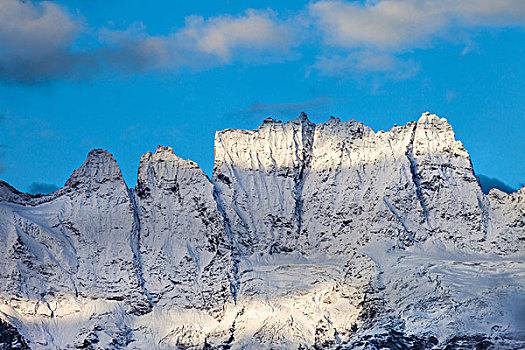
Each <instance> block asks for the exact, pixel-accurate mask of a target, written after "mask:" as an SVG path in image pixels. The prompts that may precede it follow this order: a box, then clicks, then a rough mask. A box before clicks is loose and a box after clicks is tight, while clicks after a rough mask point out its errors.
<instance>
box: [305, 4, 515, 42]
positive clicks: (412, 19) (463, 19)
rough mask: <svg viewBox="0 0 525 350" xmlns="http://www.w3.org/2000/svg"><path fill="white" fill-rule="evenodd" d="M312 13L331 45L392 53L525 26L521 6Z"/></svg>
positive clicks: (314, 8)
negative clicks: (456, 35) (473, 30)
mask: <svg viewBox="0 0 525 350" xmlns="http://www.w3.org/2000/svg"><path fill="white" fill-rule="evenodd" d="M309 11H310V14H311V16H312V18H313V19H314V22H315V25H316V27H317V28H319V29H320V31H321V33H322V36H323V40H324V41H325V42H326V43H327V44H328V45H332V46H337V47H342V48H371V47H372V48H375V49H379V50H391V51H399V50H403V49H406V48H414V47H426V46H428V45H429V44H430V43H431V41H432V40H433V39H435V38H439V37H441V38H443V37H446V36H447V35H450V34H451V30H453V29H455V28H464V27H471V26H497V25H523V24H524V23H525V20H524V18H525V2H523V1H521V0H501V1H493V0H462V1H455V0H441V1H433V0H381V1H366V2H364V3H361V2H357V1H319V2H315V3H312V4H310V6H309Z"/></svg>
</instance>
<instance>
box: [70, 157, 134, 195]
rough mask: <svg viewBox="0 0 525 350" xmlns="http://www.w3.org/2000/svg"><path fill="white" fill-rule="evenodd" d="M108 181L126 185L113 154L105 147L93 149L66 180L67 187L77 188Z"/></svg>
mask: <svg viewBox="0 0 525 350" xmlns="http://www.w3.org/2000/svg"><path fill="white" fill-rule="evenodd" d="M107 182H118V183H122V184H124V185H125V182H124V178H123V177H122V172H121V171H120V168H119V166H118V164H117V162H116V161H115V158H113V155H112V154H111V153H109V152H108V151H106V150H103V149H100V148H99V149H93V150H91V151H90V152H89V153H88V155H87V159H86V161H85V162H84V164H82V166H81V167H80V168H78V169H77V170H75V171H74V172H73V174H72V175H71V177H70V178H69V179H68V180H67V181H66V185H65V186H66V187H70V188H77V187H81V186H82V185H88V186H89V187H92V186H93V185H99V184H103V183H107Z"/></svg>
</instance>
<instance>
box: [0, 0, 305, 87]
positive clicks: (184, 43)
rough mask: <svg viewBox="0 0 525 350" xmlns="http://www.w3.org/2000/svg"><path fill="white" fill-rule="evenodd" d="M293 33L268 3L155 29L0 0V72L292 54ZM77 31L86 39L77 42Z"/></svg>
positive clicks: (13, 77)
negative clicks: (92, 21) (98, 24)
mask: <svg viewBox="0 0 525 350" xmlns="http://www.w3.org/2000/svg"><path fill="white" fill-rule="evenodd" d="M294 35H295V34H294V30H293V29H292V28H291V27H290V26H289V24H288V23H287V22H286V21H284V20H281V19H279V18H278V16H277V14H276V13H275V12H273V11H271V10H253V9H249V10H246V11H245V12H243V13H241V14H239V15H237V16H233V15H219V16H216V17H210V18H208V19H205V18H203V17H200V16H189V17H187V18H186V22H185V26H184V27H182V28H179V29H176V30H174V31H172V32H170V33H167V34H165V35H157V36H152V35H149V34H148V33H147V30H146V26H145V25H144V24H142V23H134V24H132V25H131V26H129V27H128V28H125V29H118V28H109V27H103V28H89V27H88V26H87V24H85V23H84V20H83V19H82V18H81V17H80V16H78V15H73V14H72V13H70V12H69V11H68V10H67V9H66V8H65V7H62V6H60V5H58V4H56V3H54V2H49V1H42V2H38V3H34V2H31V1H21V0H0V80H3V81H7V82H18V83H35V82H42V81H47V80H54V79H60V78H68V79H77V78H86V77H88V78H89V77H91V76H92V75H93V74H96V73H100V72H102V71H103V70H104V69H108V70H109V71H115V70H116V71H124V72H132V73H134V72H143V71H152V70H153V71H155V70H161V71H166V70H175V69H179V68H184V67H189V68H193V69H206V68H209V67H214V66H221V65H226V64H231V63H235V62H248V63H255V64H260V63H268V62H274V61H279V60H283V59H286V58H287V57H291V56H293V52H292V51H291V48H292V47H293V46H294V42H295V40H294ZM82 37H84V38H86V37H87V38H88V39H89V40H82V42H84V43H85V42H87V43H91V44H87V45H86V44H84V45H81V44H80V43H79V39H80V38H82ZM93 43H94V44H93Z"/></svg>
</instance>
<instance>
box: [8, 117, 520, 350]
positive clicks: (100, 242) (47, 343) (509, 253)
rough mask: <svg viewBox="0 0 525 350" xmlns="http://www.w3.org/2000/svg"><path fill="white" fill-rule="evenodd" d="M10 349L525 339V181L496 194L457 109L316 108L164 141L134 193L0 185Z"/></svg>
mask: <svg viewBox="0 0 525 350" xmlns="http://www.w3.org/2000/svg"><path fill="white" fill-rule="evenodd" d="M0 255H1V256H2V257H3V258H2V259H0V301H1V302H0V349H27V348H31V349H99V348H100V349H149V348H152V349H153V348H154V349H268V348H273V349H378V348H389V349H394V348H395V349H489V348H493V349H517V348H525V318H524V317H523V315H525V278H524V277H525V188H522V189H521V190H519V191H517V192H515V193H510V194H506V193H504V192H501V191H499V190H492V191H490V193H489V194H488V195H487V194H484V193H483V191H482V190H481V187H480V184H479V181H478V178H477V177H476V175H475V173H474V170H473V167H472V163H471V160H470V156H469V154H468V152H467V151H466V150H465V149H464V147H463V145H462V144H461V142H460V141H457V140H456V139H455V135H454V132H453V129H452V127H451V126H450V124H449V123H448V122H447V120H446V119H443V118H439V117H437V116H435V115H432V114H430V113H424V114H423V115H422V116H421V117H420V118H419V120H418V121H417V122H411V123H408V124H407V125H404V126H394V127H393V128H392V129H391V130H389V131H387V132H385V131H379V132H375V131H374V130H372V129H371V128H369V127H367V126H365V125H363V123H360V122H356V121H354V120H350V121H348V122H343V121H341V120H340V119H339V118H333V117H331V118H330V119H329V120H328V121H327V122H326V123H321V124H317V125H316V124H314V123H312V122H311V121H309V120H308V118H307V116H306V114H304V113H302V114H301V116H300V117H299V118H297V119H295V120H292V121H288V122H286V123H283V122H281V121H276V120H274V119H272V118H268V119H265V120H264V121H263V123H262V125H261V126H260V127H259V128H258V129H256V130H233V129H228V130H224V131H219V132H217V133H216V135H215V166H214V171H213V176H212V178H211V179H210V178H208V177H207V176H206V175H205V174H204V173H203V171H202V170H201V169H200V168H199V167H198V165H197V164H196V163H194V162H192V161H185V160H182V159H181V158H179V157H177V156H176V155H175V154H174V153H173V150H172V149H171V148H169V147H164V146H159V147H158V148H157V150H156V151H155V153H151V152H148V153H146V154H145V155H144V156H142V158H141V161H140V166H139V170H138V180H137V184H136V186H135V187H134V188H128V187H127V185H126V184H125V182H124V179H123V177H122V174H121V172H120V169H119V167H118V165H117V163H116V161H115V160H114V158H113V157H112V156H111V155H110V154H109V153H108V152H107V151H103V150H93V151H91V152H90V153H89V155H88V157H87V160H86V162H85V163H84V164H83V165H82V166H81V167H80V168H79V169H78V170H76V171H75V172H74V173H73V175H72V176H71V177H70V179H69V180H68V181H67V182H66V184H65V186H64V187H63V188H61V189H59V190H58V191H56V192H54V193H52V194H49V195H45V196H38V197H35V196H30V195H28V194H24V193H20V192H18V191H16V190H15V189H14V188H12V187H11V186H9V185H8V184H6V183H5V182H0Z"/></svg>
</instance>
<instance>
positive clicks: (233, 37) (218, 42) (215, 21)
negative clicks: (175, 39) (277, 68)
mask: <svg viewBox="0 0 525 350" xmlns="http://www.w3.org/2000/svg"><path fill="white" fill-rule="evenodd" d="M179 35H180V36H182V37H184V38H187V39H189V40H192V41H194V43H195V45H196V48H197V49H198V50H200V51H202V52H205V53H209V54H213V55H216V56H219V57H221V58H223V59H225V60H230V59H232V54H233V52H235V51H237V50H239V49H247V50H256V51H266V50H268V51H274V50H285V51H286V50H288V49H289V47H290V46H292V44H293V39H294V38H293V34H292V28H291V27H290V26H289V25H288V24H286V23H285V22H283V21H281V20H279V19H278V18H277V15H276V13H275V12H273V11H271V10H266V11H257V10H252V9H250V10H247V11H246V12H245V13H244V14H242V15H240V16H231V15H223V16H218V17H212V18H209V19H208V20H205V19H204V18H202V17H200V16H191V17H188V18H186V27H185V28H183V29H182V30H181V31H179V32H178V33H176V36H179Z"/></svg>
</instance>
